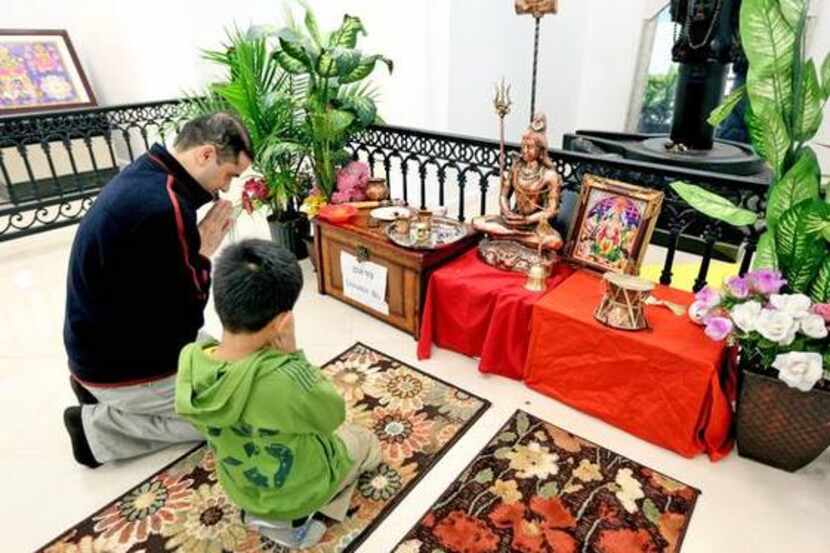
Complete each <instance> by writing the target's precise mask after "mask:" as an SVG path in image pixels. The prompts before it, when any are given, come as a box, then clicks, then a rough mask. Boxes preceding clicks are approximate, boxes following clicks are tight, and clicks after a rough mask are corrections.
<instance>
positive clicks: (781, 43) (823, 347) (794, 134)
mask: <svg viewBox="0 0 830 553" xmlns="http://www.w3.org/2000/svg"><path fill="white" fill-rule="evenodd" d="M807 10H808V6H807V2H806V1H805V0H744V1H743V4H742V6H741V14H740V18H741V21H740V33H741V40H742V43H743V47H744V50H745V51H746V55H747V59H748V60H749V72H748V75H747V83H746V85H745V86H744V87H741V88H739V89H737V90H736V91H734V92H733V93H732V94H731V95H730V96H729V97H727V98H726V100H725V101H724V103H723V104H722V105H721V106H720V107H719V108H717V109H716V110H715V111H714V112H713V113H712V116H711V117H710V120H709V122H710V123H711V124H712V125H717V124H719V123H720V122H721V121H723V120H724V119H725V118H726V117H727V116H728V114H729V113H730V112H731V111H732V109H733V108H734V107H735V106H736V105H737V104H738V103H739V102H740V101H741V100H742V99H743V98H746V99H747V101H748V109H747V116H746V117H747V119H746V121H747V126H748V128H749V132H750V136H751V138H752V143H753V146H754V147H755V149H756V151H757V152H758V154H759V155H760V156H761V157H763V158H764V159H765V160H766V161H767V163H768V164H769V167H770V168H771V170H772V172H773V179H772V185H771V186H770V190H769V194H768V197H767V204H766V213H765V216H764V217H763V218H759V217H758V216H757V215H756V214H755V213H754V212H751V211H748V210H744V209H741V208H739V207H737V206H735V205H734V204H732V203H731V202H729V201H728V200H726V199H724V198H722V197H720V196H717V195H715V194H712V193H710V192H708V191H707V190H705V189H703V188H700V187H698V186H694V185H690V184H687V183H674V184H673V185H672V187H673V188H674V190H675V191H676V192H677V193H678V194H679V195H680V196H681V197H682V198H684V199H685V200H686V201H687V202H688V203H689V204H690V205H692V206H693V207H695V208H696V209H698V210H699V211H701V212H703V213H704V214H706V215H709V216H710V217H713V218H715V219H720V220H722V221H726V222H728V223H731V224H735V225H739V226H752V225H754V226H755V227H756V229H757V230H759V231H763V234H761V237H760V240H759V243H758V251H757V253H756V256H755V259H754V265H753V269H754V271H753V273H750V274H749V275H745V276H743V277H735V278H734V279H732V280H731V281H729V282H727V283H726V286H725V288H724V292H723V293H720V294H717V293H715V292H713V291H711V290H706V289H705V290H703V291H702V292H701V293H700V296H699V298H698V302H696V304H695V305H694V306H693V308H692V312H691V314H692V315H693V318H697V319H698V320H701V321H702V322H704V323H705V324H707V329H708V330H707V333H708V334H709V335H710V336H713V337H716V338H720V339H731V340H732V341H733V342H734V343H735V344H737V346H739V348H740V367H741V368H742V373H741V375H742V378H741V389H740V393H739V399H738V412H737V426H736V431H737V443H738V451H739V453H741V454H742V455H744V456H747V457H751V458H753V459H756V460H759V461H762V462H764V463H767V464H770V465H773V466H777V467H780V468H784V469H787V470H791V471H792V470H797V469H798V468H801V467H803V466H804V465H806V464H807V463H809V462H810V461H812V460H813V459H815V458H816V457H817V456H818V455H820V454H821V452H822V451H824V449H826V448H827V447H830V339H828V337H827V324H828V321H830V306H828V302H830V191H827V192H824V194H825V197H824V198H822V191H821V184H820V178H821V170H820V167H819V164H818V161H817V158H816V155H815V152H814V151H813V150H812V149H811V148H810V146H809V143H810V141H811V140H812V139H813V137H814V136H815V135H816V133H817V132H818V129H819V127H820V126H821V122H822V111H823V109H824V106H825V104H826V102H827V100H828V99H829V98H830V56H828V57H826V58H825V60H824V63H823V64H822V66H821V70H820V71H819V70H818V69H817V67H816V64H815V63H814V62H813V60H811V59H807V58H806V56H805V53H804V52H805V23H806V19H807ZM736 310H737V311H736Z"/></svg>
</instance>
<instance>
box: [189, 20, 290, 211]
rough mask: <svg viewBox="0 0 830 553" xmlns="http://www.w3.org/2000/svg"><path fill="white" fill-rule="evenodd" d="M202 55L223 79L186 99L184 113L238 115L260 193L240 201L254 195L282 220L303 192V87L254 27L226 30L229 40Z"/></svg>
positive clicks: (245, 198) (265, 38) (258, 201)
mask: <svg viewBox="0 0 830 553" xmlns="http://www.w3.org/2000/svg"><path fill="white" fill-rule="evenodd" d="M203 57H204V58H205V59H206V60H209V61H212V62H214V63H216V64H218V65H220V66H221V67H222V68H224V69H225V71H226V77H225V80H223V81H221V82H216V83H213V84H211V85H210V86H209V87H208V89H207V90H206V91H204V92H202V93H200V94H197V95H193V96H192V97H190V98H189V99H188V100H186V101H185V103H184V114H183V115H184V117H193V116H196V115H200V114H204V113H211V112H215V111H219V110H225V111H230V112H232V113H235V114H237V115H238V116H239V118H240V119H241V120H242V122H243V123H244V124H245V127H246V128H247V129H248V132H249V134H250V137H251V143H252V147H253V151H254V156H255V159H254V162H253V170H254V171H255V172H257V173H259V174H260V175H261V176H262V179H261V180H260V181H259V182H261V183H262V186H261V189H262V192H261V193H260V192H257V193H256V194H255V195H253V194H249V192H250V191H248V190H246V192H245V193H243V201H245V200H248V201H249V202H250V200H251V199H254V200H255V201H256V203H257V204H258V205H265V206H267V207H268V208H269V210H270V211H271V214H272V216H273V217H275V218H282V217H283V216H284V215H286V212H291V211H293V210H294V208H295V207H296V206H295V203H296V202H295V201H294V200H295V197H296V195H297V194H299V193H301V192H302V190H301V188H302V182H303V181H302V179H301V178H300V170H301V165H302V162H303V159H304V157H305V155H306V148H305V146H304V145H303V142H302V140H301V138H302V125H303V120H302V116H301V114H300V113H299V107H300V106H301V104H302V101H303V99H304V90H303V89H302V87H301V86H297V83H295V82H294V80H293V79H292V78H291V76H290V75H289V74H288V73H286V72H285V71H284V70H283V69H282V68H281V67H280V66H279V64H278V63H277V61H276V57H275V56H274V52H273V51H272V50H271V49H270V48H269V45H268V38H267V36H265V35H264V34H263V33H258V32H256V31H254V30H249V31H247V32H240V31H239V30H236V29H234V30H232V31H228V34H227V42H226V43H225V44H224V45H223V46H222V47H221V48H220V49H218V50H205V51H203ZM250 205H251V204H250V203H247V206H250Z"/></svg>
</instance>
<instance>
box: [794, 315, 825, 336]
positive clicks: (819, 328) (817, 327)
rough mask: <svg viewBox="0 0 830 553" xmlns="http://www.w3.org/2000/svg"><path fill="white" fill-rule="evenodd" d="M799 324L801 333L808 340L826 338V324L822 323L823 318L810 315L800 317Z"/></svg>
mask: <svg viewBox="0 0 830 553" xmlns="http://www.w3.org/2000/svg"><path fill="white" fill-rule="evenodd" d="M799 322H800V324H801V332H803V333H804V334H806V335H807V336H809V337H810V338H817V339H821V338H827V323H825V322H824V317H822V316H821V315H815V314H813V313H810V314H809V315H807V316H805V317H802V319H801V321H799Z"/></svg>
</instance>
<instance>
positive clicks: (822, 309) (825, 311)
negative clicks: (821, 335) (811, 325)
mask: <svg viewBox="0 0 830 553" xmlns="http://www.w3.org/2000/svg"><path fill="white" fill-rule="evenodd" d="M810 311H812V312H813V313H815V314H816V315H821V318H822V319H824V322H825V323H830V303H817V304H815V305H814V306H813V307H812V308H811V309H810Z"/></svg>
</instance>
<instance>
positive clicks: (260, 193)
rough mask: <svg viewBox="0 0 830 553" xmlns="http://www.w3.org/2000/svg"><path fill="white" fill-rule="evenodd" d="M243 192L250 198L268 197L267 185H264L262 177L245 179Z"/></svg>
mask: <svg viewBox="0 0 830 553" xmlns="http://www.w3.org/2000/svg"><path fill="white" fill-rule="evenodd" d="M243 193H244V194H246V195H247V196H248V197H250V198H251V199H252V200H263V201H264V200H266V199H268V186H266V184H265V181H264V180H263V179H254V178H251V179H248V180H246V181H245V186H244V188H243Z"/></svg>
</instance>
